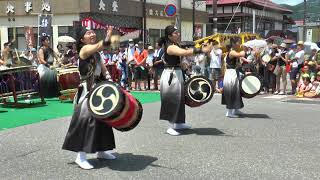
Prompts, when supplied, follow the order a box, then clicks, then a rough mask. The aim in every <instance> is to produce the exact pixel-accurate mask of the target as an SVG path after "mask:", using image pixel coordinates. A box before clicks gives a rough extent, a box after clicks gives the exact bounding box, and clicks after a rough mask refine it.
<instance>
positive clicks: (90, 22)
mask: <svg viewBox="0 0 320 180" xmlns="http://www.w3.org/2000/svg"><path fill="white" fill-rule="evenodd" d="M81 23H82V26H83V27H87V28H89V29H106V28H108V27H109V26H111V25H108V24H103V23H100V22H98V21H96V20H94V19H92V18H85V19H83V20H82V22H81ZM112 27H113V28H114V29H115V30H118V31H119V32H120V33H121V35H125V34H128V33H130V32H134V31H136V30H137V29H135V28H123V27H115V26H112Z"/></svg>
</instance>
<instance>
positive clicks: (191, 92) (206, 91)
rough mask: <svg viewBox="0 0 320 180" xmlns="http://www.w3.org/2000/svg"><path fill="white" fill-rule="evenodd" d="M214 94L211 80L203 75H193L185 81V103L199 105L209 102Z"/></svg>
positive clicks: (193, 105)
mask: <svg viewBox="0 0 320 180" xmlns="http://www.w3.org/2000/svg"><path fill="white" fill-rule="evenodd" d="M213 94H214V88H213V85H212V82H211V81H210V80H209V79H208V78H206V77H205V76H194V77H192V78H190V79H188V80H187V81H186V83H185V104H186V105H188V106H190V107H199V106H201V105H203V104H205V103H207V102H209V101H210V100H211V99H212V97H213Z"/></svg>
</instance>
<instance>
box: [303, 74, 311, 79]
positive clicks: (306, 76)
mask: <svg viewBox="0 0 320 180" xmlns="http://www.w3.org/2000/svg"><path fill="white" fill-rule="evenodd" d="M302 77H303V78H310V76H309V74H303V75H302Z"/></svg>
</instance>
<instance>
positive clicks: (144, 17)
mask: <svg viewBox="0 0 320 180" xmlns="http://www.w3.org/2000/svg"><path fill="white" fill-rule="evenodd" d="M142 3H143V4H142V12H143V23H142V24H143V25H142V26H143V35H142V39H143V45H144V46H146V44H147V13H146V0H143V2H142Z"/></svg>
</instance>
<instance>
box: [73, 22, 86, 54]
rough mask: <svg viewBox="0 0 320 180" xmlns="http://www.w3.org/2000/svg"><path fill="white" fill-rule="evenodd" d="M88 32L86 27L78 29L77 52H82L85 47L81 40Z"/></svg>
mask: <svg viewBox="0 0 320 180" xmlns="http://www.w3.org/2000/svg"><path fill="white" fill-rule="evenodd" d="M87 31H88V30H87V29H86V28H84V27H81V26H79V27H78V28H77V29H76V40H77V43H76V46H77V51H78V52H80V49H81V48H82V47H83V46H84V43H83V42H82V41H81V39H82V38H83V36H84V35H85V34H86V32H87Z"/></svg>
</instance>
